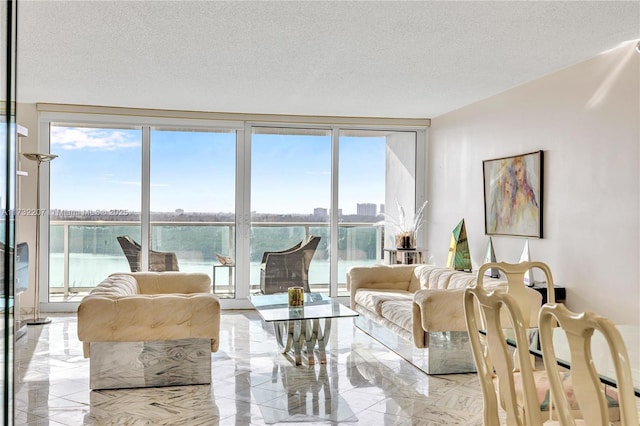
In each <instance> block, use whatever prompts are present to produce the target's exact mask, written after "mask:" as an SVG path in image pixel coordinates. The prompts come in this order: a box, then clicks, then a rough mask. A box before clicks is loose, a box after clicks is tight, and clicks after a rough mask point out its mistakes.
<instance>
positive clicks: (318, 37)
mask: <svg viewBox="0 0 640 426" xmlns="http://www.w3.org/2000/svg"><path fill="white" fill-rule="evenodd" d="M18 13H19V21H18V32H19V34H18V46H19V48H18V49H19V50H18V100H19V101H20V102H53V103H70V104H88V105H108V106H125V107H142V108H161V109H178V110H197V111H217V112H243V113H266V114H302V115H333V116H362V117H418V118H431V117H436V116H438V115H440V114H443V113H445V112H448V111H451V110H454V109H457V108H460V107H462V106H464V105H466V104H469V103H472V102H474V101H478V100H480V99H483V98H486V97H489V96H491V95H494V94H496V93H499V92H502V91H504V90H507V89H509V88H512V87H514V86H517V85H520V84H522V83H524V82H527V81H529V80H532V79H536V78H538V77H540V76H543V75H545V74H548V73H551V72H554V71H557V70H559V69H562V68H565V67H567V66H570V65H572V64H575V63H578V62H580V61H583V60H586V59H588V58H591V57H593V56H595V55H597V54H598V53H600V52H602V51H605V50H607V49H610V48H613V47H616V46H617V45H618V44H619V43H621V42H624V41H628V40H632V39H638V38H640V2H639V1H631V2H616V1H603V2H593V1H568V2H564V1H550V2H537V1H502V2H489V1H471V2H462V1H413V2H404V1H391V2H378V1H376V2H364V1H354V2H352V1H343V2H327V1H311V2H309V1H306V2H302V1H299V2H298V1H290V2H275V1H260V2H253V1H231V2H223V1H115V2H113V1H88V2H84V1H28V0H27V1H21V2H20V3H19V9H18Z"/></svg>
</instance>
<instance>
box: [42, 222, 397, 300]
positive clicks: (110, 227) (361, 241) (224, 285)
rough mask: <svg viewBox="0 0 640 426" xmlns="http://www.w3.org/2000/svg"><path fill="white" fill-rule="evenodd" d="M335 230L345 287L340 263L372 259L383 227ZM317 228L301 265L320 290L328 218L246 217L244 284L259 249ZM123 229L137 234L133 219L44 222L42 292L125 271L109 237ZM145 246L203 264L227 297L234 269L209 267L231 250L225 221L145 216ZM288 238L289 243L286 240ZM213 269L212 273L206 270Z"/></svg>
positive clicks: (65, 292)
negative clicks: (309, 256) (46, 246)
mask: <svg viewBox="0 0 640 426" xmlns="http://www.w3.org/2000/svg"><path fill="white" fill-rule="evenodd" d="M338 228H339V232H338V234H339V235H338V240H339V242H338V251H339V255H338V259H339V260H338V264H337V265H335V266H334V267H337V268H338V288H339V290H340V291H342V292H343V293H344V292H346V289H345V282H344V281H345V275H346V269H347V268H348V267H349V266H351V265H355V264H359V265H362V264H368V263H378V262H379V261H380V259H381V258H382V253H383V240H384V238H383V236H384V235H383V232H384V230H383V229H384V227H382V226H380V225H376V224H374V223H367V222H358V223H340V224H339V226H338ZM309 234H313V235H320V236H322V240H321V243H320V245H319V247H318V249H317V251H316V254H315V255H314V259H313V261H312V262H311V266H310V270H309V282H310V285H311V286H312V288H315V289H316V290H317V291H323V290H326V291H328V288H329V281H330V274H329V271H330V267H331V265H330V258H329V246H330V244H329V224H328V223H322V222H254V223H252V229H251V262H250V265H249V268H250V280H249V282H250V289H251V290H252V291H253V290H257V289H258V288H259V280H260V261H261V258H262V253H263V252H264V251H265V250H279V249H284V248H286V247H289V246H291V245H293V244H295V243H296V242H297V241H300V240H301V239H302V238H304V236H306V235H309ZM118 235H130V236H132V237H133V238H134V239H136V240H138V241H140V222H135V221H132V222H124V221H60V220H52V221H51V222H50V257H49V293H50V294H52V295H56V296H57V297H56V298H57V299H59V298H62V299H63V300H64V299H66V298H68V297H69V296H70V295H72V294H77V293H86V292H88V291H90V290H91V289H92V288H93V287H95V286H96V285H97V284H98V283H99V282H100V281H102V280H103V279H104V278H105V277H106V276H108V275H109V274H111V273H114V272H122V271H129V270H130V268H129V264H128V262H127V260H126V258H125V256H124V253H123V252H122V249H121V248H120V246H119V244H118V242H117V240H116V237H117V236H118ZM151 235H152V238H151V239H152V242H153V244H152V245H153V247H152V249H153V250H158V251H172V252H176V253H177V256H178V264H179V267H180V270H181V271H185V272H204V273H207V274H209V275H210V276H212V279H213V281H215V282H216V289H215V291H216V292H217V293H218V294H220V296H221V297H234V295H235V283H234V282H233V281H234V280H233V277H234V276H235V274H234V271H230V270H229V269H226V268H213V266H214V265H219V264H220V263H219V262H218V260H217V258H216V254H222V255H231V256H233V255H234V253H235V223H233V222H166V221H163V222H153V223H152V224H151ZM289 242H291V244H288V243H289ZM214 273H215V274H216V276H215V277H213V274H214Z"/></svg>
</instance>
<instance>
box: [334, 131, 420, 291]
mask: <svg viewBox="0 0 640 426" xmlns="http://www.w3.org/2000/svg"><path fill="white" fill-rule="evenodd" d="M416 141H417V133H416V132H415V131H383V130H349V129H342V130H341V131H340V133H339V151H338V162H339V167H338V200H339V201H338V217H339V219H338V256H337V258H338V261H337V283H338V294H339V295H346V294H348V292H347V288H346V271H347V269H348V268H349V267H350V266H353V265H363V264H373V263H378V262H379V261H380V260H381V259H383V258H384V252H383V249H384V247H387V248H389V247H393V243H392V241H391V239H390V236H388V235H387V236H386V238H385V226H384V221H385V213H387V214H390V215H392V214H394V212H393V210H394V209H395V208H396V200H400V199H401V200H402V204H403V206H404V207H403V208H404V209H406V211H407V212H411V211H412V210H413V209H414V208H415V186H416V146H417V144H416ZM398 203H400V201H398Z"/></svg>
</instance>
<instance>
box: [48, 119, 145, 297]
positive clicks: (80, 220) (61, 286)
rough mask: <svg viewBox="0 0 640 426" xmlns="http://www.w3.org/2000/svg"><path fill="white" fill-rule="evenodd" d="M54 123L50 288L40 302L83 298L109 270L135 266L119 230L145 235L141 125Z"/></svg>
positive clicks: (51, 170) (125, 232)
mask: <svg viewBox="0 0 640 426" xmlns="http://www.w3.org/2000/svg"><path fill="white" fill-rule="evenodd" d="M49 130H50V135H49V139H50V147H51V148H50V149H51V153H52V154H56V155H58V157H57V158H56V159H55V160H54V161H52V162H51V163H50V164H49V170H50V198H49V200H50V202H49V206H50V209H49V215H48V216H49V220H50V228H49V280H48V282H49V291H48V292H46V291H41V293H40V294H41V295H42V297H46V296H47V295H48V300H42V302H66V301H79V299H81V298H82V296H83V295H84V294H86V292H88V291H89V290H91V289H92V288H93V287H94V286H95V285H96V284H97V283H99V282H100V281H101V280H103V279H104V278H105V277H107V276H108V275H109V274H111V273H113V272H121V271H129V270H130V265H129V263H128V261H127V258H126V257H125V256H124V254H123V250H122V247H121V246H120V244H119V242H118V239H117V238H118V237H120V236H129V237H131V238H132V239H133V240H135V241H138V242H139V241H140V237H141V227H140V223H141V222H140V211H141V208H140V206H141V201H140V200H141V163H142V154H141V153H142V151H141V147H142V130H141V128H140V127H137V128H136V127H124V126H118V127H106V126H104V127H97V126H87V125H73V124H55V123H54V124H52V125H51V126H50V128H49ZM42 281H43V280H41V282H42ZM44 281H45V282H46V280H44Z"/></svg>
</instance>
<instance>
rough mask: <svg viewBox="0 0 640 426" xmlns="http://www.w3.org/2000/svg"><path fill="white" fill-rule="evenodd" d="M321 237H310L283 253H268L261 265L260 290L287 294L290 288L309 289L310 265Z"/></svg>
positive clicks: (266, 292)
mask: <svg viewBox="0 0 640 426" xmlns="http://www.w3.org/2000/svg"><path fill="white" fill-rule="evenodd" d="M319 242H320V237H318V236H314V235H309V236H308V237H307V238H305V239H303V240H302V241H300V242H299V243H298V244H296V245H294V246H293V247H290V248H288V249H286V250H282V251H266V252H264V254H263V255H262V262H261V263H260V290H261V291H262V293H263V294H273V293H280V292H286V291H287V289H288V288H289V287H294V286H295V287H303V288H304V291H305V292H306V293H308V292H310V291H311V289H310V288H309V265H310V264H311V259H312V258H313V255H314V254H315V252H316V249H317V248H318V243H319Z"/></svg>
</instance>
